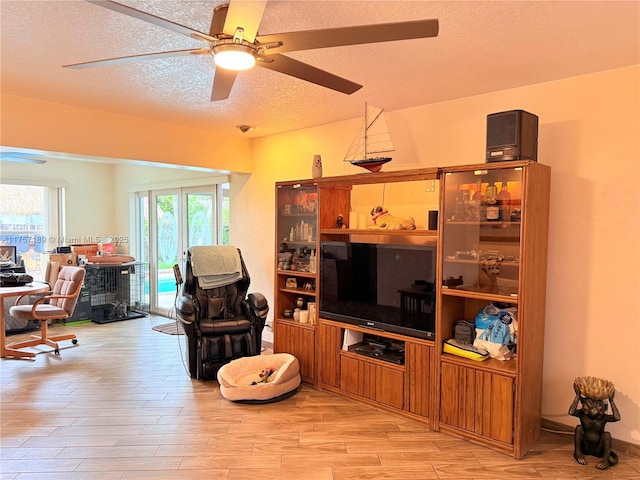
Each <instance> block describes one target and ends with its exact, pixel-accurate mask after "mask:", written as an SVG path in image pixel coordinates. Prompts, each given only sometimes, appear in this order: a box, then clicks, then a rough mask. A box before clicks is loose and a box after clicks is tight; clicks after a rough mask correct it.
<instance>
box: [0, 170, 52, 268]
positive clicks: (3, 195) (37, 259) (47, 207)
mask: <svg viewBox="0 0 640 480" xmlns="http://www.w3.org/2000/svg"><path fill="white" fill-rule="evenodd" d="M63 200H64V188H61V187H50V186H42V185H28V184H20V183H2V184H0V245H12V246H15V247H16V250H17V257H18V258H17V259H16V261H17V262H23V263H24V266H25V268H26V270H27V273H29V274H30V275H31V276H33V277H34V278H35V279H36V280H42V279H43V278H44V273H45V270H46V257H45V256H44V253H45V252H47V251H49V250H50V249H51V248H53V247H54V246H55V245H58V244H60V243H62V242H60V241H59V240H60V239H61V238H62V237H63V236H64V226H63V225H64V201H63Z"/></svg>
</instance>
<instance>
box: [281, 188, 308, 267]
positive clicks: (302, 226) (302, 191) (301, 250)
mask: <svg viewBox="0 0 640 480" xmlns="http://www.w3.org/2000/svg"><path fill="white" fill-rule="evenodd" d="M277 195H278V198H277V200H278V205H277V207H278V212H277V215H278V221H277V225H278V232H277V235H278V242H279V245H278V252H279V254H278V270H287V271H298V272H309V273H315V270H316V265H314V260H315V253H316V252H315V248H316V238H317V235H318V228H317V227H318V222H317V213H318V190H317V187H316V186H315V185H304V184H303V185H301V184H294V185H282V186H279V188H278V192H277Z"/></svg>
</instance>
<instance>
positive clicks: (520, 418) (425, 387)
mask: <svg viewBox="0 0 640 480" xmlns="http://www.w3.org/2000/svg"><path fill="white" fill-rule="evenodd" d="M549 183H550V169H549V167H547V166H545V165H542V164H539V163H537V162H530V161H509V162H493V163H483V164H476V165H462V166H453V167H442V168H425V169H416V170H404V171H394V172H375V173H364V174H357V175H347V176H340V177H325V178H318V179H308V180H299V181H287V182H278V183H276V219H277V220H276V258H277V262H278V265H277V268H276V272H275V290H276V291H275V298H274V303H275V305H274V312H275V315H274V351H275V352H287V353H291V354H293V355H295V356H296V357H297V358H298V360H299V362H300V369H301V374H302V377H303V380H304V381H305V382H307V383H309V384H311V385H313V386H315V387H316V388H318V389H320V390H327V391H331V392H333V393H336V394H339V395H343V396H346V397H349V398H352V399H354V400H357V401H361V402H365V403H368V404H371V405H373V406H376V407H379V408H383V409H387V410H389V411H393V412H397V413H401V414H404V415H407V416H410V417H411V418H414V419H418V420H421V421H424V422H427V423H428V424H429V425H430V427H431V428H432V429H433V430H435V431H440V432H443V433H447V434H450V435H454V436H457V437H461V438H465V439H467V440H469V441H472V442H474V443H478V444H480V445H483V446H486V447H489V448H492V449H494V450H497V451H500V452H503V453H506V454H509V455H512V456H513V457H515V458H522V457H523V456H524V455H525V454H526V453H527V451H528V450H529V449H530V448H531V447H532V445H533V444H534V443H535V441H536V440H537V439H538V437H539V435H540V424H541V418H540V406H541V390H542V361H543V351H544V318H545V313H544V311H545V302H546V265H547V237H548V210H549ZM434 184H435V185H437V186H438V189H437V192H438V193H435V194H434V195H436V197H437V198H436V202H437V210H438V212H439V215H438V217H439V218H438V229H437V231H432V230H427V228H426V227H425V225H426V224H427V221H426V218H427V215H428V210H430V209H432V208H433V207H430V206H427V205H420V204H419V202H420V201H421V199H422V198H423V196H424V194H423V192H424V191H429V190H430V187H432V186H434ZM394 186H395V187H396V188H400V189H401V191H402V193H401V194H400V193H396V194H395V195H396V196H397V197H398V198H394V192H397V191H398V190H393V188H392V187H394ZM500 187H503V190H502V191H501V190H499V189H500ZM371 188H376V190H375V192H376V193H375V194H374V195H373V198H372V199H371V200H370V201H371V205H370V207H374V206H375V205H376V204H380V205H385V206H387V205H391V204H394V202H396V206H394V208H395V209H398V210H402V209H403V205H405V204H406V210H407V211H409V212H411V213H412V214H413V215H412V216H413V217H414V218H415V219H416V224H417V228H416V229H415V230H385V229H378V228H371V221H370V219H369V220H368V222H369V224H370V225H367V226H364V225H360V224H361V223H362V217H363V215H359V217H360V221H359V222H358V216H357V215H354V214H351V215H350V212H351V211H352V207H353V205H354V198H355V192H356V191H357V190H358V189H360V190H359V191H360V192H362V190H364V195H365V196H366V195H371V193H370V190H367V189H371ZM497 194H499V195H497ZM359 195H360V197H362V194H361V193H360V194H359ZM385 195H386V197H385ZM358 201H360V202H361V200H358ZM360 210H362V209H360ZM360 213H363V212H362V211H361V212H360ZM391 213H395V212H394V211H391ZM398 213H403V212H398ZM339 215H340V216H342V222H340V221H338V216H339ZM356 222H358V223H359V224H358V227H363V228H353V227H354V225H350V223H356ZM322 242H362V243H375V244H390V245H402V244H404V245H436V246H437V260H436V261H437V265H436V268H435V279H434V280H435V285H436V286H435V336H433V337H430V338H418V337H416V336H412V335H403V334H399V333H393V332H391V331H379V330H375V331H373V330H371V329H369V328H367V327H366V326H362V325H356V324H352V323H347V322H342V321H337V320H332V319H328V318H322V316H321V315H319V312H320V310H321V305H319V304H318V303H319V301H320V278H321V277H320V271H321V269H322V267H323V266H322V264H321V262H320V257H319V252H320V249H321V245H322ZM310 252H311V253H310ZM398 295H400V293H398ZM398 302H400V300H399V297H398ZM492 302H497V303H499V305H502V306H503V307H505V308H506V307H515V308H517V317H516V318H517V348H516V354H515V356H514V358H511V359H509V360H498V359H495V358H490V359H488V360H485V361H475V360H472V359H469V358H464V357H462V356H458V355H453V354H450V353H445V352H444V351H443V345H444V342H445V341H446V340H448V339H450V338H451V337H452V336H453V335H452V331H453V326H454V323H455V322H456V321H457V320H463V319H465V320H469V321H473V320H474V319H475V317H476V315H477V314H478V312H479V311H481V310H482V309H483V308H484V307H485V306H487V305H488V304H490V303H492ZM309 303H311V304H312V306H315V308H316V311H317V312H318V314H317V315H316V317H315V318H313V317H312V318H309V320H307V319H306V314H303V318H302V319H301V318H299V315H300V312H296V311H295V309H296V308H297V307H298V304H299V305H302V307H300V308H301V309H303V310H306V309H307V306H308V305H309ZM301 320H302V321H301ZM360 334H363V335H367V334H369V335H371V334H373V335H375V336H376V337H377V338H379V339H382V340H385V342H386V341H388V342H390V343H394V345H399V346H400V348H401V349H403V352H402V355H403V356H404V358H403V361H399V362H393V361H388V359H385V358H375V357H374V356H368V355H363V354H361V353H359V352H358V351H356V350H354V349H353V348H347V347H346V346H345V345H344V344H345V338H346V337H352V336H355V337H358V338H359V335H360Z"/></svg>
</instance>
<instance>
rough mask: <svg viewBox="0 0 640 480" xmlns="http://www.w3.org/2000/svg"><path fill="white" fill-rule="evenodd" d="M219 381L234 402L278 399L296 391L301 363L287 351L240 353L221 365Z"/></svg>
mask: <svg viewBox="0 0 640 480" xmlns="http://www.w3.org/2000/svg"><path fill="white" fill-rule="evenodd" d="M218 383H219V384H220V393H221V394H222V396H223V397H224V398H226V399H227V400H231V401H233V402H244V403H269V402H277V401H280V400H284V399H285V398H289V397H290V396H292V395H294V394H295V393H296V391H297V389H298V387H299V386H300V364H299V363H298V359H297V358H296V357H294V356H293V355H291V354H289V353H275V354H272V355H255V356H252V357H242V358H238V359H236V360H232V361H231V362H229V363H227V364H226V365H223V366H222V367H220V369H219V370H218Z"/></svg>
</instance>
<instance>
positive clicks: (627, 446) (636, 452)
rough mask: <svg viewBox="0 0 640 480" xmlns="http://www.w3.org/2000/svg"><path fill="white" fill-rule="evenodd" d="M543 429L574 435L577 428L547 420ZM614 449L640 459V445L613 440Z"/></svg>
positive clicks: (544, 419) (544, 421)
mask: <svg viewBox="0 0 640 480" xmlns="http://www.w3.org/2000/svg"><path fill="white" fill-rule="evenodd" d="M542 428H543V429H544V430H548V431H551V432H555V433H562V434H570V435H573V431H574V430H575V427H572V426H570V425H565V424H564V423H558V422H554V421H553V420H548V419H546V418H543V419H542ZM613 449H614V450H615V451H616V453H618V454H624V455H629V456H633V457H640V445H636V444H635V443H629V442H625V441H624V440H617V439H615V438H614V439H613Z"/></svg>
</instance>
